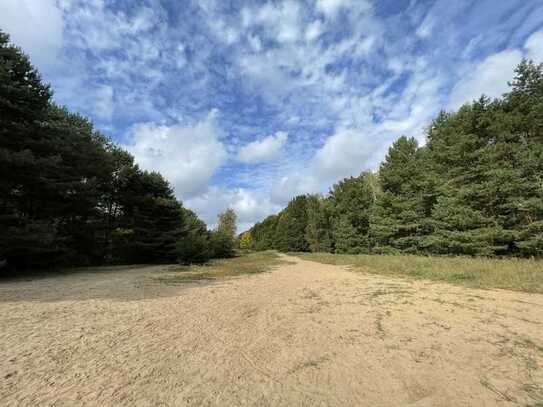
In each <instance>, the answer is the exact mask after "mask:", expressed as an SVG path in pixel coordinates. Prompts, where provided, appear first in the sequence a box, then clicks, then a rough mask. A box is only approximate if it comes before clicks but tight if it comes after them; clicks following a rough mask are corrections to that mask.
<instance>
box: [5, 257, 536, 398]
mask: <svg viewBox="0 0 543 407" xmlns="http://www.w3.org/2000/svg"><path fill="white" fill-rule="evenodd" d="M289 260H292V261H293V262H294V264H288V265H282V266H280V267H279V268H276V269H275V270H273V271H271V272H268V273H263V274H258V275H250V276H242V277H237V278H231V279H227V280H222V281H220V282H215V283H211V284H209V283H200V284H192V285H177V286H172V285H168V284H164V283H163V282H160V281H158V280H156V279H155V277H156V276H158V275H161V274H162V273H164V270H167V269H168V267H162V266H161V267H157V266H154V267H143V268H134V269H128V268H111V269H102V272H99V273H92V272H90V271H83V272H78V273H75V274H69V275H63V276H57V277H48V278H40V279H33V280H31V281H10V282H1V283H0V405H2V406H39V405H45V406H49V405H54V406H79V405H88V406H110V405H112V406H404V405H410V406H478V407H481V406H517V405H522V406H526V405H528V406H540V405H542V404H541V403H543V365H542V364H543V296H542V295H537V294H525V293H517V292H510V291H504V290H474V289H467V288H463V287H459V286H453V285H446V284H437V283H433V282H426V281H412V280H407V279H400V278H384V277H380V276H375V275H367V274H361V273H355V272H350V271H346V270H345V269H343V268H342V267H339V266H331V265H323V264H318V263H313V262H309V261H302V260H299V259H295V258H289Z"/></svg>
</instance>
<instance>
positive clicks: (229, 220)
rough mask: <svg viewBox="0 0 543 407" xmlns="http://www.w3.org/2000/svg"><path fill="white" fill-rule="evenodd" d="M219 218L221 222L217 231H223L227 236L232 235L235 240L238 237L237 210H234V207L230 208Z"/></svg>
mask: <svg viewBox="0 0 543 407" xmlns="http://www.w3.org/2000/svg"><path fill="white" fill-rule="evenodd" d="M218 218H219V224H218V226H217V231H218V232H222V233H224V234H225V235H227V236H230V237H231V238H232V241H233V240H234V239H235V237H236V229H237V226H236V221H237V215H236V212H234V210H233V209H232V208H228V209H227V210H225V211H224V212H223V213H220V214H219V216H218Z"/></svg>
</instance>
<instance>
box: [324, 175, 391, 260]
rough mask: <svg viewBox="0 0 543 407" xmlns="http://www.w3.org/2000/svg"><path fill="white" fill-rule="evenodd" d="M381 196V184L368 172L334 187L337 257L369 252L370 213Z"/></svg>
mask: <svg viewBox="0 0 543 407" xmlns="http://www.w3.org/2000/svg"><path fill="white" fill-rule="evenodd" d="M380 194H381V193H380V188H379V186H378V180H377V178H376V177H375V175H374V174H372V173H369V172H366V173H362V174H361V175H360V176H358V177H351V178H347V179H344V180H343V181H341V182H339V183H337V184H336V185H334V186H333V188H332V191H331V192H330V202H331V206H332V208H333V209H332V212H333V234H334V240H335V250H336V252H337V253H362V252H368V251H369V250H370V239H369V232H370V213H371V209H372V207H373V206H374V205H375V203H376V202H377V198H378V197H379V196H380Z"/></svg>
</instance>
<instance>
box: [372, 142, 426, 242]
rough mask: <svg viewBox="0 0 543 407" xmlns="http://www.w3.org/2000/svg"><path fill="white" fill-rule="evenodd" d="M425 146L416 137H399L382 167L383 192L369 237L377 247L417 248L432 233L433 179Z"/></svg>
mask: <svg viewBox="0 0 543 407" xmlns="http://www.w3.org/2000/svg"><path fill="white" fill-rule="evenodd" d="M428 166H429V162H428V161H427V159H426V155H425V151H424V149H419V147H418V143H417V141H416V140H415V139H413V138H407V137H400V138H399V139H398V140H396V141H395V142H394V144H393V145H392V146H391V147H390V149H389V151H388V154H387V156H386V158H385V161H384V162H383V163H382V164H381V167H380V169H379V181H380V186H381V188H382V193H381V195H380V197H379V199H378V200H377V201H376V204H375V205H374V207H373V208H372V211H371V215H370V224H371V225H370V239H371V241H372V246H373V249H374V250H376V251H389V250H401V251H407V252H416V251H419V250H421V248H422V246H423V243H422V242H423V238H424V236H426V235H427V234H428V233H430V230H431V229H430V225H429V222H428V220H427V216H429V212H430V211H431V208H432V205H433V202H432V201H433V200H435V199H436V197H435V194H434V192H433V187H434V183H433V181H432V180H431V179H429V178H427V176H428V173H429V172H430V170H429V169H428Z"/></svg>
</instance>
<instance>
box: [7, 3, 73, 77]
mask: <svg viewBox="0 0 543 407" xmlns="http://www.w3.org/2000/svg"><path fill="white" fill-rule="evenodd" d="M0 3H1V4H0V9H1V11H0V28H2V29H3V30H4V31H5V32H7V33H8V34H9V35H10V36H11V41H12V42H13V43H15V44H16V45H18V46H20V47H21V48H22V49H23V51H25V52H26V53H28V54H29V55H30V58H31V60H32V62H33V63H34V64H35V65H36V66H37V67H38V68H39V69H40V70H43V71H48V70H50V69H51V68H52V67H53V65H55V63H56V61H57V57H58V55H59V53H60V51H61V49H62V45H63V35H62V30H63V20H62V12H61V10H60V9H59V8H58V7H57V3H56V1H55V0H40V1H32V0H2V1H1V2H0Z"/></svg>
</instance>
